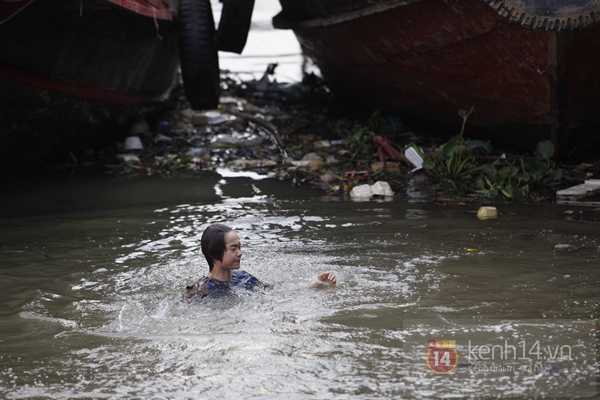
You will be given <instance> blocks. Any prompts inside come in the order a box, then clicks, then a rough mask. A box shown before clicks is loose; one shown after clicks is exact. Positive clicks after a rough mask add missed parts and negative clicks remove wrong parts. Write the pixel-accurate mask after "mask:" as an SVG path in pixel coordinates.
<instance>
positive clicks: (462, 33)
mask: <svg viewBox="0 0 600 400" xmlns="http://www.w3.org/2000/svg"><path fill="white" fill-rule="evenodd" d="M282 3H284V9H283V13H282V16H285V11H286V10H285V2H282ZM399 3H400V2H399ZM296 6H297V5H296ZM365 11H366V12H365ZM329 12H330V15H328V16H325V17H323V18H322V19H321V20H320V22H319V21H317V23H315V21H312V22H311V21H308V23H307V21H301V22H295V23H290V22H289V21H287V26H288V27H292V28H293V29H294V32H295V34H296V36H297V38H298V40H299V41H300V44H301V46H302V49H303V51H304V52H305V54H306V55H308V56H309V57H310V58H312V59H313V60H314V61H315V62H316V64H317V65H318V66H319V67H320V69H321V71H322V74H323V76H324V78H325V79H326V81H327V82H328V83H329V85H330V86H331V87H332V89H333V90H334V91H336V92H337V93H340V94H342V95H344V96H346V97H347V98H349V99H351V100H354V101H358V102H360V103H362V104H364V105H366V106H368V107H370V108H373V109H382V110H383V111H386V112H390V113H395V114H399V115H400V116H402V117H404V118H405V120H407V121H409V122H416V123H421V124H426V125H433V126H437V127H439V126H443V127H446V128H451V129H456V127H457V126H459V125H460V123H461V122H462V119H461V118H460V117H459V115H458V113H457V111H458V110H460V109H466V108H470V107H474V109H475V112H474V114H473V115H472V116H471V117H469V121H468V123H469V125H470V126H471V127H479V128H484V127H485V128H486V130H487V131H488V132H494V135H495V136H496V137H499V136H502V135H505V134H508V133H509V131H510V132H517V131H515V129H517V130H518V129H519V128H521V129H520V130H521V132H522V131H523V130H525V131H526V132H528V133H527V134H528V135H530V138H532V139H534V140H539V139H544V138H552V139H553V140H554V141H555V142H556V143H557V145H559V146H560V150H561V151H563V152H564V151H566V150H567V149H568V148H569V147H570V146H572V144H573V142H574V141H575V140H577V139H576V137H575V136H573V135H572V134H573V132H575V131H576V128H580V127H584V126H589V125H595V124H598V123H599V122H600V120H599V119H598V111H600V110H599V108H600V101H599V100H600V99H599V93H600V88H599V85H600V79H599V77H600V74H599V73H598V71H600V52H598V49H599V46H600V27H598V26H592V27H589V28H587V29H583V30H577V31H567V32H547V31H540V30H534V29H530V28H526V27H523V26H521V25H519V24H517V23H514V22H511V21H509V20H508V19H506V18H504V17H502V16H500V15H498V13H497V12H496V11H495V10H494V9H492V8H491V7H489V6H488V5H487V4H485V3H484V2H483V1H481V0H458V1H449V2H445V1H440V0H422V1H412V2H411V1H409V2H406V3H405V4H399V5H396V6H393V7H389V8H388V9H385V10H383V11H380V12H373V13H369V12H368V9H363V10H362V12H354V13H353V15H354V16H353V15H352V13H350V14H349V16H348V15H346V16H344V15H343V14H340V15H336V14H335V12H332V11H331V10H329ZM282 16H278V17H276V19H275V23H276V26H277V25H279V26H280V27H285V25H286V23H285V22H282V21H285V19H284V18H282ZM278 20H279V21H278ZM480 131H481V130H480ZM569 134H571V137H570V136H569ZM508 136H511V135H508ZM523 139H524V137H523V136H520V137H515V138H513V139H512V140H517V141H520V140H523ZM525 139H526V138H525Z"/></svg>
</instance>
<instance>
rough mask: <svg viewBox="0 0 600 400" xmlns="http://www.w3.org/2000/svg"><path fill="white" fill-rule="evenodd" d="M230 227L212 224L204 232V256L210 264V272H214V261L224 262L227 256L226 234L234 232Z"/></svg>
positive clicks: (202, 242)
mask: <svg viewBox="0 0 600 400" xmlns="http://www.w3.org/2000/svg"><path fill="white" fill-rule="evenodd" d="M232 230H233V229H231V228H230V227H229V226H227V225H223V224H212V225H210V226H209V227H208V228H206V229H205V230H204V233H203V234H202V239H201V240H200V243H201V247H202V254H204V257H206V261H207V262H208V270H209V271H212V269H213V266H214V265H215V262H214V260H218V261H223V254H225V234H226V233H227V232H229V231H232Z"/></svg>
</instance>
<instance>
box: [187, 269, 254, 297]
mask: <svg viewBox="0 0 600 400" xmlns="http://www.w3.org/2000/svg"><path fill="white" fill-rule="evenodd" d="M259 284H260V281H259V280H258V278H256V277H255V276H253V275H251V274H249V273H247V272H246V271H231V280H230V281H229V282H222V281H218V280H216V279H211V278H209V277H207V276H203V277H202V278H200V279H198V280H197V281H196V282H194V283H193V284H192V285H191V286H188V287H186V290H185V294H184V296H183V297H184V299H185V300H193V299H195V298H197V297H206V296H208V295H213V294H220V293H225V292H227V291H229V290H231V289H232V288H244V289H253V288H255V287H257V286H258V285H259Z"/></svg>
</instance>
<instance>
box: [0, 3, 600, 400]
mask: <svg viewBox="0 0 600 400" xmlns="http://www.w3.org/2000/svg"><path fill="white" fill-rule="evenodd" d="M213 5H214V6H215V11H216V12H217V13H218V7H219V6H218V2H213ZM257 7H258V8H257V14H256V15H257V16H258V17H257V18H255V22H254V24H253V25H254V31H253V32H254V34H253V35H252V34H251V36H250V38H249V42H248V47H247V49H246V51H245V52H244V55H243V56H241V57H238V56H232V55H222V58H221V67H222V68H226V69H231V70H233V71H236V72H238V73H243V72H250V73H252V74H254V75H255V76H256V77H260V73H261V72H262V71H263V70H264V68H265V67H266V64H267V63H268V62H279V63H280V67H279V68H278V72H279V73H280V74H281V75H282V76H283V77H290V78H291V79H296V80H298V79H299V76H300V74H299V64H300V63H301V57H300V54H299V49H298V45H297V43H296V42H295V41H293V36H291V35H292V34H291V32H286V33H284V34H283V35H284V36H278V37H277V38H275V37H274V36H273V34H272V32H271V28H270V26H269V25H268V21H269V19H270V18H271V17H272V16H273V15H274V14H275V13H276V11H277V8H278V6H277V3H276V2H273V1H270V2H262V3H260V2H257ZM2 186H3V188H4V189H3V190H2V196H0V221H1V226H2V230H1V232H0V398H7V399H21V398H52V399H73V398H111V399H113V398H114V399H117V398H118V399H131V398H148V399H153V398H169V399H188V398H207V399H208V398H210V399H213V398H277V399H279V398H298V399H305V398H313V399H327V398H336V399H337V398H355V397H357V396H359V395H360V396H361V397H362V398H408V399H412V398H414V399H420V398H431V397H455V398H456V397H458V398H460V397H471V398H482V397H510V396H512V397H519V396H520V397H525V398H531V397H534V396H537V397H548V396H564V397H577V396H593V395H595V393H596V374H597V364H596V361H595V359H596V347H597V344H596V339H595V336H594V332H595V329H596V326H597V324H596V320H597V318H598V313H599V308H600V293H599V291H598V287H599V285H600V263H599V250H600V247H599V246H600V237H599V236H600V232H599V230H598V219H599V215H598V214H599V213H598V211H593V210H589V209H581V210H580V209H576V210H575V211H574V212H573V213H571V214H564V212H565V211H567V210H568V207H562V206H554V205H545V206H501V207H499V208H500V211H501V216H500V218H498V219H495V220H487V221H480V220H478V219H477V218H476V216H475V214H474V213H473V212H474V211H476V207H472V206H460V205H442V204H433V203H430V202H415V201H414V200H418V199H419V198H420V197H419V196H418V194H419V193H418V192H413V193H412V196H409V200H407V198H406V196H401V197H398V198H394V199H393V200H391V201H384V200H381V201H374V200H373V201H368V202H353V201H351V200H349V199H341V198H337V197H322V192H321V191H314V190H310V189H308V188H304V187H301V188H298V187H293V186H291V184H290V183H289V182H274V181H270V180H250V179H248V178H233V177H223V176H219V175H217V174H213V175H210V174H207V175H205V176H204V177H202V178H201V179H200V178H193V179H150V178H146V179H142V178H140V179H138V180H129V181H127V180H123V181H119V180H115V179H114V178H99V177H79V176H77V175H76V176H75V178H73V179H68V178H66V177H58V176H54V177H53V176H48V177H43V178H40V177H35V178H33V179H28V178H18V179H15V181H14V182H4V183H3V184H2ZM403 195H404V194H403ZM411 198H412V199H413V201H410V199H411ZM375 221H377V222H380V223H382V225H380V224H376V223H374V222H375ZM214 222H224V223H227V224H230V225H231V226H233V227H234V228H235V229H236V230H237V231H238V233H239V234H240V237H241V239H242V241H243V243H244V256H243V259H242V267H243V269H245V270H247V271H248V272H250V273H252V274H254V275H255V276H257V277H259V278H260V279H262V280H264V281H268V282H270V283H273V284H274V286H273V288H272V289H271V290H267V291H264V292H258V293H254V292H236V293H233V294H232V295H231V296H227V297H225V298H218V299H206V300H204V301H202V302H200V303H199V304H192V305H188V304H184V303H182V302H181V301H180V299H181V295H182V293H183V291H184V288H185V286H186V285H187V284H190V283H191V282H193V281H194V280H196V279H198V278H199V277H201V276H202V275H203V274H205V273H206V272H207V267H206V265H205V264H206V262H205V260H204V257H203V256H202V254H201V252H200V249H199V243H200V236H201V234H202V231H203V229H204V228H205V227H206V226H207V225H208V224H210V223H214ZM559 243H561V244H570V245H572V246H574V247H575V248H576V249H577V250H576V251H565V252H561V251H556V250H555V249H554V246H555V245H556V244H559ZM326 270H331V271H333V272H334V273H335V274H336V275H337V276H338V282H339V283H338V285H337V287H327V288H322V289H314V288H309V287H308V284H309V283H310V282H311V281H312V280H313V279H314V277H315V276H316V274H317V272H320V271H326ZM430 340H448V341H451V340H454V341H455V348H452V346H453V343H452V342H445V344H440V345H439V346H437V344H436V343H437V342H436V343H433V344H434V347H433V348H431V349H430V352H429V353H428V351H427V349H428V346H429V345H430ZM435 346H437V348H436V347H435ZM494 346H496V347H494ZM498 346H500V347H498ZM490 350H491V352H490ZM427 354H429V356H428V355H427ZM567 356H570V359H569V358H568V357H567ZM428 360H429V361H428ZM428 362H429V366H428ZM444 368H446V370H444ZM452 368H454V369H453V370H452V371H450V372H449V373H447V374H440V373H439V372H447V371H448V370H449V369H452ZM434 371H435V372H434Z"/></svg>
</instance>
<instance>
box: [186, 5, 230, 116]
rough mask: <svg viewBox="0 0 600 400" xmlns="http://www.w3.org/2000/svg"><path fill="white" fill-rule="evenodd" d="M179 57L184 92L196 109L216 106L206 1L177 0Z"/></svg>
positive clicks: (213, 55)
mask: <svg viewBox="0 0 600 400" xmlns="http://www.w3.org/2000/svg"><path fill="white" fill-rule="evenodd" d="M179 22H180V33H179V60H180V63H181V76H182V78H183V88H184V90H185V95H186V97H187V99H188V101H189V103H190V105H191V106H192V108H193V109H196V110H205V109H211V108H217V106H218V105H219V94H220V92H221V88H220V71H219V54H218V52H217V40H216V32H215V22H214V19H213V15H212V9H211V6H210V0H180V6H179Z"/></svg>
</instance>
